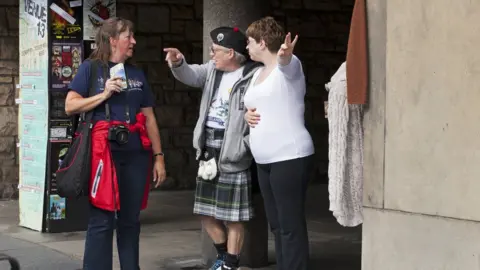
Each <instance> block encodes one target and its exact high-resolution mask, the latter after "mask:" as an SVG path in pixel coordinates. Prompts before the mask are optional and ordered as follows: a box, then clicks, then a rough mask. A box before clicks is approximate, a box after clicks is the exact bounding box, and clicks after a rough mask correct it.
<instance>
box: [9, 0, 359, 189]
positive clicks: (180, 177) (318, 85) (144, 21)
mask: <svg viewBox="0 0 480 270" xmlns="http://www.w3.org/2000/svg"><path fill="white" fill-rule="evenodd" d="M353 2H354V0H303V1H302V0H271V7H272V11H271V13H270V15H273V16H274V17H275V18H276V19H277V20H279V22H281V23H282V24H283V25H284V26H285V27H286V29H287V31H291V32H292V33H298V34H299V37H300V40H299V43H298V45H297V48H296V54H297V55H298V56H299V57H300V59H301V60H302V61H303V65H304V70H305V74H306V75H307V83H308V89H307V99H306V115H305V116H306V122H307V127H308V129H309V130H310V132H311V134H312V136H313V138H314V142H315V146H316V149H317V155H316V169H315V174H314V177H313V179H314V180H315V181H317V182H326V173H327V164H328V156H327V153H328V137H327V136H328V123H327V121H326V119H325V118H324V109H323V108H324V106H323V102H324V101H325V100H326V99H327V92H326V91H325V87H324V84H325V83H327V82H328V80H329V79H330V77H331V76H332V75H333V74H334V72H335V71H336V69H337V68H338V67H339V66H340V64H341V63H342V62H343V61H344V60H345V52H346V47H347V39H348V29H349V20H350V16H351V11H352V8H353ZM202 13H203V1H202V0H117V14H118V15H119V16H122V17H126V18H129V19H131V20H132V21H134V22H135V24H136V38H137V49H136V52H135V61H136V63H137V64H138V65H139V66H140V67H142V68H143V69H144V70H145V72H146V73H147V76H148V79H149V82H150V83H151V87H152V90H153V91H154V94H155V97H156V104H157V107H156V109H155V111H156V114H157V117H158V121H159V125H160V128H161V137H162V143H163V147H164V149H165V154H166V165H167V172H168V175H169V179H168V181H167V182H166V183H165V185H164V188H165V189H170V188H176V189H178V188H192V187H193V186H194V184H195V182H194V180H193V179H194V175H195V173H196V170H197V167H196V166H197V165H196V162H195V157H194V154H195V153H194V151H193V149H192V131H193V127H194V125H195V122H196V119H197V115H198V104H199V101H200V91H199V90H198V89H193V88H190V87H187V86H185V85H183V84H181V83H179V82H178V81H175V80H174V78H173V77H172V75H171V74H170V72H169V70H168V68H167V66H166V64H165V61H164V54H163V51H162V48H164V47H176V48H179V49H180V50H181V51H182V52H183V53H184V54H185V56H186V58H187V59H188V61H189V62H191V63H201V62H202V31H203V29H202V22H203V18H202ZM17 78H18V1H17V0H2V2H1V3H0V114H1V115H2V117H0V198H9V197H11V196H14V195H15V194H16V192H15V191H16V186H17V184H18V159H17V158H16V156H17V154H16V153H17V151H16V149H15V142H16V135H17V125H16V122H17V115H16V106H14V97H15V82H16V81H17Z"/></svg>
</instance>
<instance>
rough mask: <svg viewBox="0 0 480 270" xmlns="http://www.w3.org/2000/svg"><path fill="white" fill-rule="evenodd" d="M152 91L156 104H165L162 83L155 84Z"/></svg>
mask: <svg viewBox="0 0 480 270" xmlns="http://www.w3.org/2000/svg"><path fill="white" fill-rule="evenodd" d="M152 92H153V96H154V97H155V105H163V104H165V98H164V94H163V88H162V86H161V85H153V86H152Z"/></svg>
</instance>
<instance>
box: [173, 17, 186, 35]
mask: <svg viewBox="0 0 480 270" xmlns="http://www.w3.org/2000/svg"><path fill="white" fill-rule="evenodd" d="M170 32H171V33H173V34H183V33H185V21H184V20H172V21H171V26H170Z"/></svg>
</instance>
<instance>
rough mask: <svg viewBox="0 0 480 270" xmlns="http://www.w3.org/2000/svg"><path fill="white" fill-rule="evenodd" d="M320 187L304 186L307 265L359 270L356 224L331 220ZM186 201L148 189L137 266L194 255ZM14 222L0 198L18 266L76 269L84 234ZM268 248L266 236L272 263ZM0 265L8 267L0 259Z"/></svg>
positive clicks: (3, 239) (11, 209) (181, 194)
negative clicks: (348, 225)
mask: <svg viewBox="0 0 480 270" xmlns="http://www.w3.org/2000/svg"><path fill="white" fill-rule="evenodd" d="M326 188H327V187H326V186H325V185H317V186H312V187H311V188H310V190H309V196H308V202H307V209H309V210H308V213H307V216H308V226H309V236H310V246H311V260H312V267H313V268H312V269H314V270H317V269H319V270H320V269H328V270H359V269H360V257H361V228H343V227H341V226H340V225H338V224H337V223H336V221H335V220H334V219H333V217H332V215H331V213H330V212H329V211H328V193H327V190H326ZM192 205H193V194H192V191H175V192H153V193H151V196H150V202H149V208H148V209H147V210H146V211H145V212H144V213H142V216H141V222H142V233H141V240H140V261H141V268H142V270H158V269H165V270H167V269H169V268H167V267H166V266H167V265H168V264H169V262H172V261H175V260H192V261H196V260H198V259H199V258H200V246H201V243H200V232H201V231H200V230H201V227H200V224H199V222H198V220H197V219H196V217H195V216H193V215H192ZM17 224H18V202H17V201H0V252H3V253H7V254H9V255H12V256H15V257H17V258H18V259H19V261H20V263H21V265H22V270H24V269H26V270H30V269H31V270H33V269H35V270H47V269H48V270H56V269H58V270H70V269H72V270H74V269H81V259H82V256H83V247H84V239H85V232H75V233H60V234H46V233H39V232H35V231H31V230H29V229H25V228H21V227H18V225H17ZM114 247H115V245H114ZM273 252H274V249H273V242H272V239H271V240H270V261H272V262H274V260H275V259H274V258H275V257H274V253H273ZM113 256H114V265H115V267H116V269H120V268H119V265H118V257H117V253H116V250H115V252H114V255H113ZM0 269H9V268H5V267H4V266H3V265H2V264H1V263H0ZM189 269H191V270H194V269H200V268H189ZM269 269H274V267H273V266H272V267H270V268H269Z"/></svg>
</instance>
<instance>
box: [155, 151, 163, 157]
mask: <svg viewBox="0 0 480 270" xmlns="http://www.w3.org/2000/svg"><path fill="white" fill-rule="evenodd" d="M156 156H163V153H162V152H160V153H156V154H153V157H156Z"/></svg>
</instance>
